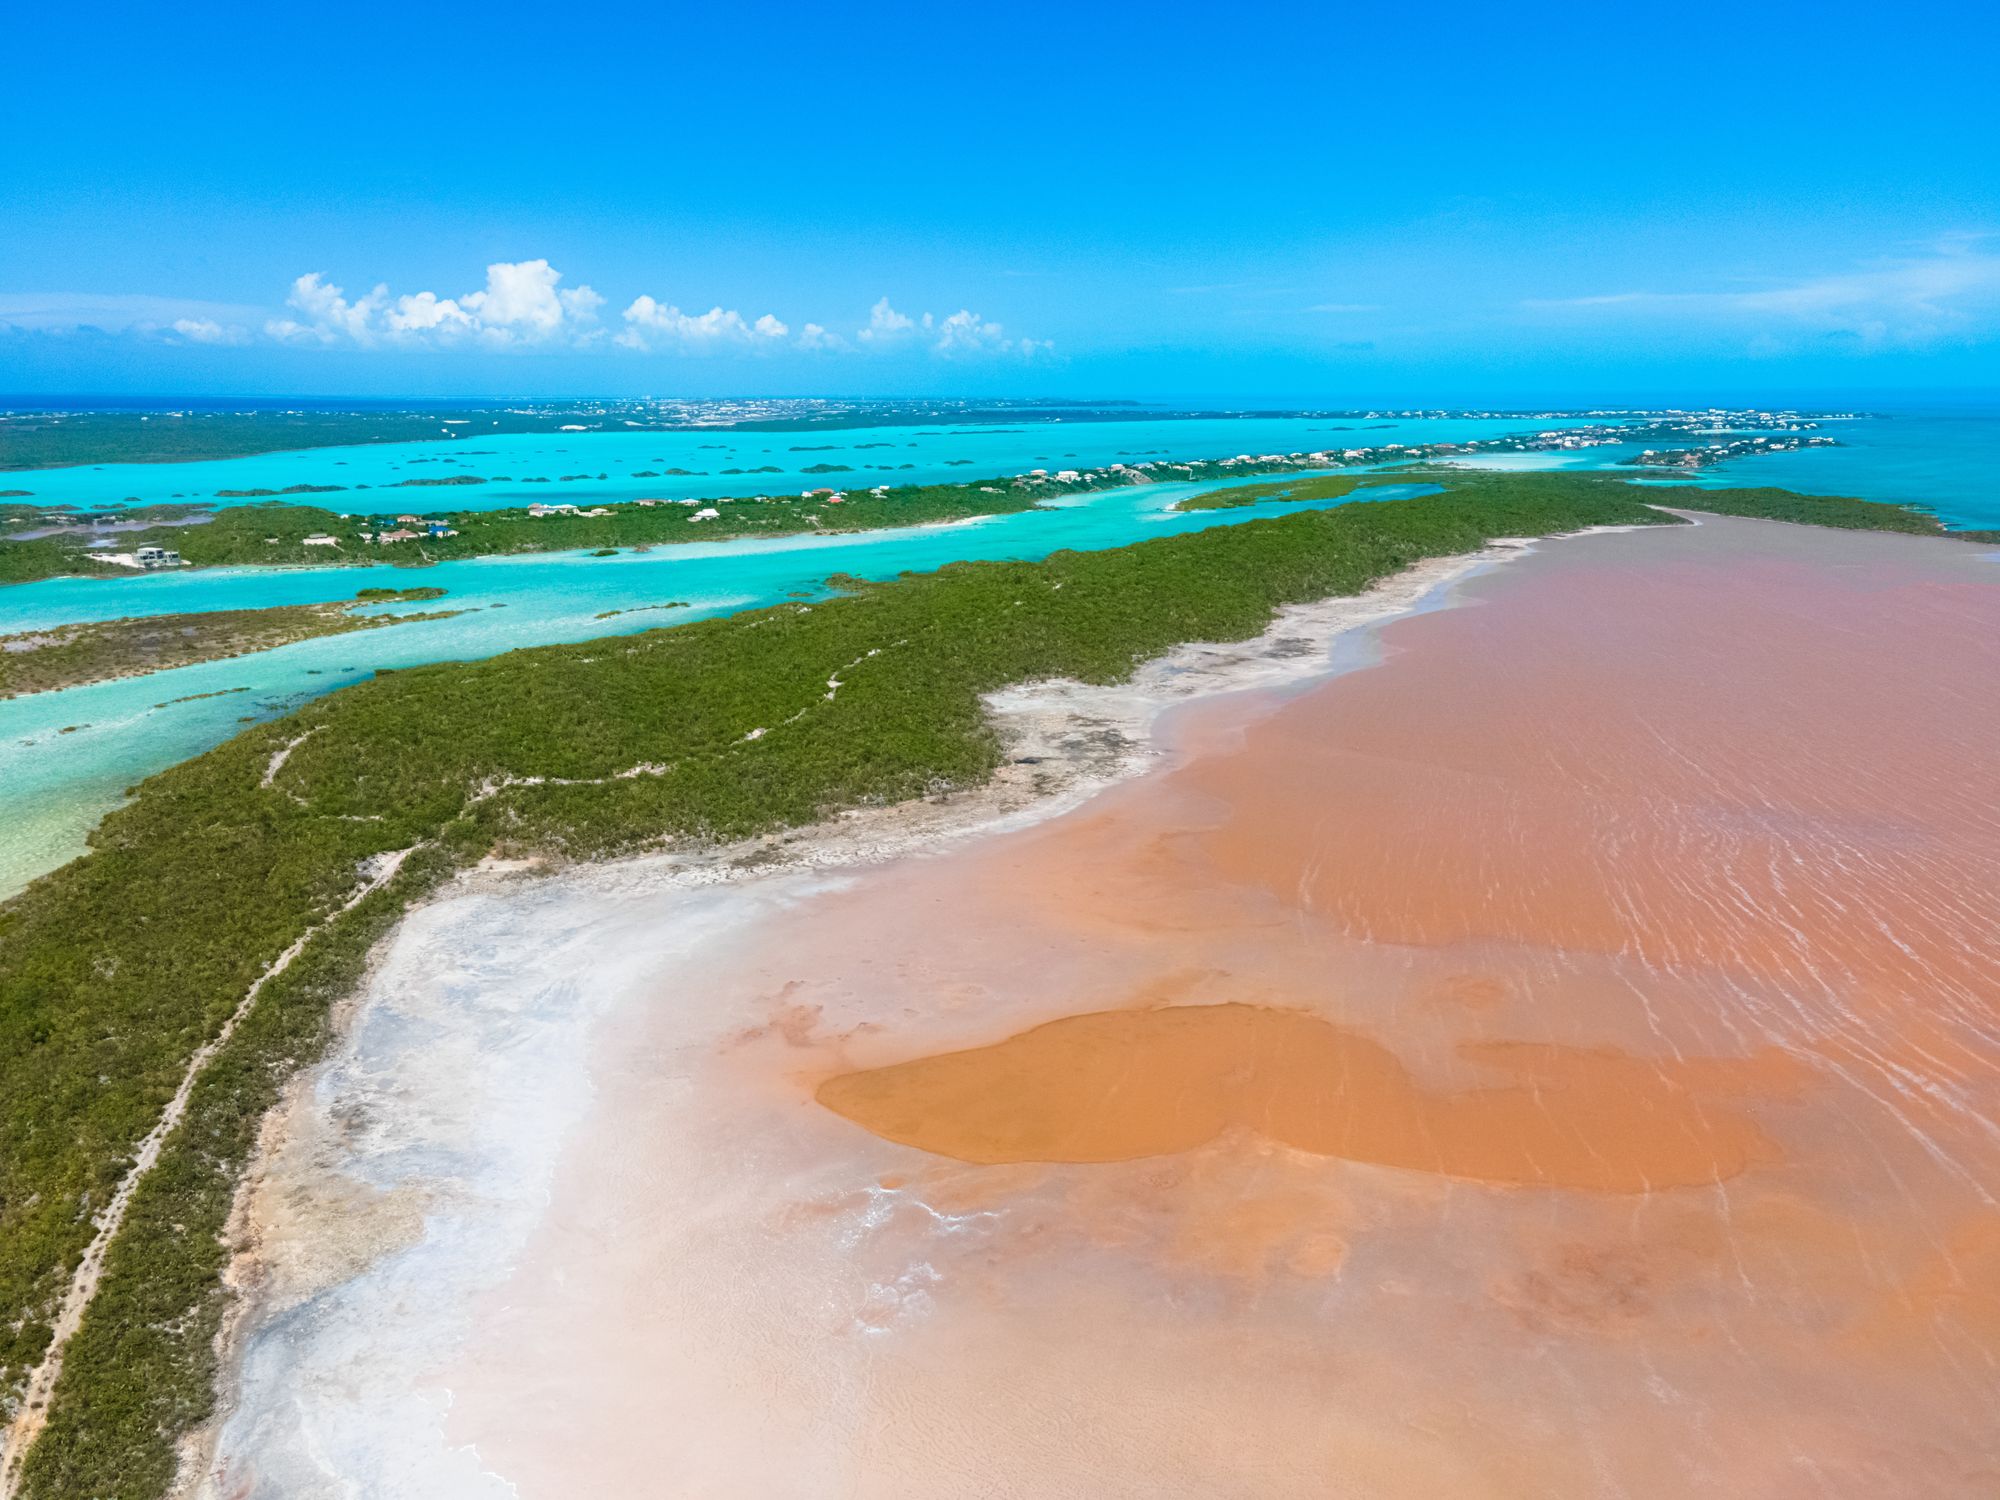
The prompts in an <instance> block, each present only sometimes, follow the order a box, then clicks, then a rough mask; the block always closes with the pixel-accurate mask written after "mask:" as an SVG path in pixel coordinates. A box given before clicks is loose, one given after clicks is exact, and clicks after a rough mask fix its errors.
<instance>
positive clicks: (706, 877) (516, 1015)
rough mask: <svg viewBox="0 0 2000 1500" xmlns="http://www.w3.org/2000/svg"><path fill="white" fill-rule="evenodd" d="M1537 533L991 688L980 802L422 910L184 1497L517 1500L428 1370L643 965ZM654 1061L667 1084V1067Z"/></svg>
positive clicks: (237, 1349) (702, 941)
mask: <svg viewBox="0 0 2000 1500" xmlns="http://www.w3.org/2000/svg"><path fill="white" fill-rule="evenodd" d="M1530 545H1531V544H1530V543H1527V542H1522V541H1506V542H1500V543H1496V544H1494V545H1492V546H1489V547H1488V548H1486V549H1484V550H1483V551H1481V552H1479V553H1476V554H1472V555H1467V556H1460V557H1453V558H1441V559H1432V560H1428V561H1426V562H1423V563H1421V564H1419V565H1417V566H1415V567H1413V568H1411V569H1409V570H1407V571H1406V572H1404V573H1402V574H1399V575H1397V576H1396V577H1394V578H1391V579H1388V580H1386V581H1384V582H1383V583H1382V584H1380V585H1378V586H1377V587H1376V588H1374V589H1371V590H1370V591H1368V592H1367V593H1365V594H1362V595H1359V596H1355V597H1349V598H1336V599H1330V600H1326V601H1322V602H1319V603H1315V604H1309V605H1299V606H1292V607H1288V608H1286V609H1284V610H1282V611H1280V612H1279V614H1278V616H1277V617H1276V619H1275V620H1274V621H1273V623H1272V625H1271V627H1270V628H1269V629H1268V630H1266V631H1265V632H1264V633H1263V634H1262V635H1260V636H1258V637H1256V638H1254V639H1252V640H1248V641H1243V642H1238V643H1232V644H1222V645H1217V644H1212V643H1198V644H1191V645H1186V646H1182V647H1179V648H1176V649H1175V650H1174V651H1172V652H1170V653H1168V654H1167V655H1166V656H1165V657H1163V658H1160V659H1159V660H1157V661H1153V662H1149V663H1147V664H1145V665H1144V666H1142V667H1141V668H1140V669H1139V670H1138V671H1137V672H1136V673H1135V674H1134V676H1133V678H1132V680H1131V681H1129V682H1128V683H1125V684H1121V685H1117V686H1111V687H1093V686H1087V685H1084V684H1080V683H1076V682H1073V681H1057V682H1041V683H1031V684H1023V685H1019V686H1016V687H1013V688H1009V689H1007V690H1005V691H1003V692H1000V693H997V694H994V695H992V696H991V697H990V698H989V699H988V709H989V713H990V715H991V717H992V720H993V723H994V725H995V727H996V729H997V730H998V732H999V733H1000V735H1001V737H1002V740H1003V743H1004V745H1005V747H1006V752H1007V760H1006V762H1005V763H1004V764H1003V766H1002V767H1001V769H1000V770H999V772H998V773H997V774H996V775H995V776H994V777H993V778H992V780H991V781H990V782H988V783H987V784H986V785H984V786H982V787H980V788H977V789H974V790H971V791H967V792H960V793H953V794H950V795H946V796H941V797H938V798H934V799H927V800H924V801H921V802H916V803H908V804H902V805H898V806H894V807H888V808H876V809H865V810H860V811H856V812H851V813H848V814H845V815H842V816H840V817H837V818H834V819H832V820H829V821H828V822H826V823H823V824H820V825H816V826H814V827H811V828H806V829H801V830H795V831H792V832H788V833H784V834H776V835H771V836H767V837H765V838H762V839H758V840H753V841H750V842H748V843H745V844H740V845H736V846H731V847H728V848H724V849H719V850H714V851H705V852H701V853H697V854H684V853H668V854H657V855H647V856H642V857H638V858H629V859H624V860H619V861H615V862H607V863H602V864H588V865H580V866H574V867H570V868H567V869H562V870H559V871H554V872H547V871H542V870H540V869H539V868H537V867H533V866H522V865H513V866H505V865H499V864H489V865H487V866H483V867H481V868H480V869H478V870H475V871H473V872H470V873H468V874H467V875H466V876H465V877H463V878H462V879H460V880H459V881H458V882H456V883H454V884H453V885H452V886H451V887H449V888H448V889H447V890H445V891H444V892H442V893H441V894H440V895H438V896H437V897H436V898H434V899H433V900H432V901H431V902H429V903H428V904H426V905H425V906H424V907H422V908H420V909H418V910H416V911H414V912H412V913H411V914H410V915H409V916H408V917H406V918H405V919H404V921H403V922H402V923H401V924H399V926H398V928H397V929H396V932H395V933H394V934H393V935H392V937H391V938H390V939H389V940H388V941H387V942H386V943H385V945H384V947H383V948H382V950H380V952H379V953H378V956H377V960H376V963H375V966H374V968H373V970H372V972H371V975H370V977H369V979H368V980H367V982H366V984H365V987H364V989H363V992H362V993H361V994H360V995H359V996H358V997H357V998H356V1000H355V1001H354V1002H353V1003H352V1004H351V1005H350V1006H349V1007H348V1008H347V1011H346V1013H345V1014H344V1015H343V1016H341V1017H339V1018H337V1019H338V1020H339V1023H340V1025H339V1036H338V1040H337V1041H336V1043H335V1044H334V1047H333V1050H332V1051H331V1053H330V1054H329V1056H328V1058H327V1060H326V1061H324V1062H323V1063H321V1064H320V1065H319V1066H317V1067H315V1068H314V1069H312V1070H309V1071H308V1072H307V1073H306V1074H304V1075H302V1076H301V1077H300V1078H299V1079H297V1080H295V1081H294V1083H293V1085H292V1086H291V1088H289V1089H288V1090H287V1093H286V1095H285V1099H284V1102H283V1104H282V1105H281V1106H280V1108H279V1110H277V1111H275V1112H274V1113H273V1115H272V1116H271V1117H270V1119H268V1120H267V1122H266V1127H265V1131H264V1134H263V1137H262V1140H261V1143H260V1150H259V1153H258V1156H257V1159H256V1161H255V1163H254V1165H253V1168H252V1170H251V1172H250V1174H249V1176H248V1178H247V1180H246V1183H245V1185H244V1188H243V1189H242V1190H241V1192H240V1193H239V1197H238V1204H237V1212H236V1215H235V1217H234V1220H233V1225H232V1230H233V1234H234V1237H235V1243H236V1248H237V1256H236V1259H235V1262H234V1264H233V1266H232V1268H231V1273H230V1280H231V1284H232V1285H233V1286H234V1287H235V1288H236V1289H237V1290H238V1291H239V1292H240V1293H241V1296H240V1299H239V1301H238V1302H237V1304H236V1306H235V1309H234V1310H233V1313H232V1316H231V1317H230V1319H229V1321H228V1324H227V1326H226V1328H225V1331H224V1336H223V1337H224V1354H225V1361H224V1368H225V1371H226V1375H225V1387H226V1388H225V1390H224V1392H223V1395H222V1402H221V1406H220V1410H219V1414H218V1417H217V1418H216V1419H215V1421H214V1422H212V1423H211V1424H210V1425H209V1426H208V1427H207V1428H205V1429H204V1430H202V1431H201V1432H199V1433H198V1434H196V1435H195V1436H194V1437H193V1438H192V1439H191V1440H190V1442H189V1443H188V1444H187V1445H186V1448H185V1450H184V1464H183V1471H182V1477H181V1481H180V1483H179V1484H178V1485H177V1486H176V1490H175V1493H177V1494H180V1495H198V1496H205V1497H222V1496H228V1497H230V1500H252V1497H263V1496H272V1497H275V1496H284V1497H287V1500H292V1497H304V1496H315V1495H328V1496H331V1495H348V1494H355V1493H364V1494H369V1495H413V1496H414V1495H422V1496H425V1497H433V1496H435V1497H439V1500H451V1497H459V1496H467V1497H470V1496H481V1497H485V1496H508V1495H512V1494H514V1493H515V1491H514V1488H513V1486H512V1485H511V1484H509V1483H508V1482H507V1481H506V1480H505V1479H503V1478H501V1477H500V1476H498V1475H495V1474H492V1473H490V1472H488V1470H487V1468H486V1467H485V1465H484V1464H483V1463H482V1462H481V1461H480V1459H479V1456H478V1454H477V1453H476V1452H474V1451H473V1450H472V1449H470V1448H467V1447H464V1446H459V1447H454V1446H453V1445H452V1443H451V1442H450V1440H449V1439H448V1437H447V1432H446V1416H447V1412H448V1410H449V1407H450V1403H451V1393H450V1391H449V1389H447V1388H446V1386H445V1384H444V1382H443V1379H442V1377H441V1371H442V1370H443V1368H444V1367H445V1366H446V1365H447V1364H448V1363H449V1361H450V1359H451V1356H452V1354H453V1352H454V1351H455V1350H456V1349H458V1348H459V1347H461V1346H462V1345H463V1343H464V1342H465V1340H466V1338H467V1336H468V1334H469V1333H470V1332H471V1330H472V1328H473V1326H474V1316H475V1315H474V1302H475V1299H476V1298H477V1297H478V1296H479V1294H481V1293H482V1292H484V1291H487V1290H489V1289H491V1288H493V1287H495V1286H497V1285H499V1284H501V1283H502V1282H503V1281H504V1280H505V1278H506V1277H507V1276H508V1274H509V1273H510V1272H511V1271H512V1270H513V1268H514V1266H515V1264H516V1261H517V1258H518V1255H519V1252H520V1248H521V1247H522V1246H523V1245H524V1244H525V1243H526V1241H527V1239H528V1237H529V1236H530V1234H531V1233H532V1232H533V1231H534V1229H535V1227H536V1225H537V1223H538V1222H539V1221H540V1219H541V1217H542V1215H543V1214H544V1212H545V1211H546V1207H547V1204H548V1202H549V1200H550V1197H551V1195H552V1192H553V1189H554V1185H555V1180H556V1174H557V1171H558V1167H559V1163H560V1160H561V1157H562V1154H563V1150H564V1147H565V1144H566V1143H567V1142H568V1141H569V1140H570V1139H572V1138H573V1136H574V1134H575V1132H576V1130H577V1128H578V1127H579V1125H580V1124H581V1123H582V1122H583V1121H584V1120H586V1119H587V1118H588V1117H589V1116H590V1112H591V1110H592V1107H593V1100H594V1086H593V1082H592V1072H591V1063H590V1057H591V1046H592V1040H593V1037H594V1036H595V1034H596V1033H597V1032H598V1030H599V1029H600V1023H601V1022H602V1021H603V1019H604V1018H605V1017H606V1016H607V1015H610V1014H613V1013H615V1012H618V1011H619V1010H620V1008H621V1007H630V1006H633V1005H647V1004H658V1003H660V1002H659V997H658V992H659V989H660V986H661V983H662V976H663V975H669V976H670V975H671V974H672V973H673V972H674V971H675V970H676V968H677V966H682V965H684V964H685V963H686V962H687V961H688V960H689V959H690V958H691V956H692V955H694V954H695V953H697V952H698V951H703V950H706V949H711V948H713V947H715V946H716V945H722V944H728V943H730V942H733V941H739V940H741V939H742V938H743V937H744V936H745V935H746V934H748V933H751V932H753V931H755V930H757V929H759V928H760V927H763V926H764V925H765V924H768V923H770V922H771V921H772V920H773V919H778V920H782V914H783V912H784V911H785V910H786V909H787V908H788V907H791V906H793V905H794V904H796V903H799V902H802V901H808V900H811V899H812V898H813V897H814V896H815V895H817V894H819V893H822V892H825V891H828V890H832V889H838V888H840V887H842V886H844V885H846V884H848V883H850V882H851V881H852V880H853V879H854V878H856V877H857V876H858V875H859V874H860V873H861V872H862V871H865V870H867V869H870V868H874V867H879V866H881V865H884V864H887V863H889V862H891V861H895V860H899V859H903V858H907V857H912V856H917V855H924V854H931V853H936V852H939V851H941V850H944V849H946V848H949V847H952V846H954V845H956V844H958V843H960V842H961V841H964V840H967V839H971V838H974V837H984V836H987V835H993V834H1000V833H1005V832H1009V831H1013V830H1018V829H1021V828H1025V827H1028V826H1030V825H1032V824H1034V823H1037V822H1040V821H1043V820H1045V819H1048V818H1052V817H1056V816H1059V815H1061V814H1062V813H1065V812H1067V811H1070V810H1072V809H1074V808H1076V807H1077V806H1079V805H1081V804H1082V803H1083V802H1085V801H1087V800H1088V799H1089V798H1091V797H1092V796H1094V795H1096V794H1097V793H1098V792H1100V791H1102V790H1104V789H1106V788H1108V787H1110V786H1113V785H1115V784H1117V783H1120V782H1122V781H1126V780H1129V779H1131V778H1133V777H1135V776H1138V775H1141V774H1143V773H1144V772H1145V771H1146V770H1147V769H1149V768H1150V767H1153V766H1155V765H1158V764H1160V763H1161V762H1162V760H1163V759H1164V758H1167V757H1168V756H1170V754H1171V738H1172V737H1171V733H1170V730H1169V729H1168V725H1167V719H1168V716H1169V714H1170V712H1171V711H1172V710H1173V709H1175V708H1178V707H1180V706H1183V705H1187V704H1191V703H1193V702H1196V701H1198V700H1200V701H1212V700H1214V699H1215V698H1217V697H1220V696H1222V695H1226V694H1238V693H1266V694H1273V693H1275V692H1276V691H1278V690H1283V689H1287V688H1293V687H1297V686H1301V685H1304V684H1306V683H1309V682H1314V681H1318V680H1322V679H1324V678H1325V677H1327V676H1329V675H1332V674H1334V673H1337V672H1339V671H1342V670H1350V669H1352V668H1354V667H1356V666H1360V665H1365V664H1366V663H1367V662H1368V661H1369V660H1371V651H1372V643H1373V634H1372V632H1373V630H1374V628H1376V627H1379V626H1381V625H1383V624H1385V623H1387V622H1389V621H1391V620H1394V619H1396V618H1399V617H1402V616H1404V615H1407V614H1409V613H1412V612H1414V611H1418V610H1421V609H1425V608H1430V607H1436V606H1437V605H1439V604H1441V603H1444V602H1448V599H1449V595H1450V591H1451V590H1452V588H1453V587H1454V586H1455V585H1457V584H1459V583H1461V582H1463V581H1464V580H1465V579H1467V578H1469V577H1470V576H1472V575H1473V574H1475V573H1477V572H1480V571H1483V570H1485V569H1487V568H1489V567H1491V566H1494V565H1496V564H1498V563H1500V562H1502V561H1505V560H1507V559H1508V558H1511V557H1517V556H1519V555H1521V554H1522V553H1523V552H1524V551H1526V550H1528V548H1529V547H1530ZM1272 701H1273V702H1275V701H1276V698H1275V697H1273V699H1272ZM659 1061H660V1070H659V1071H660V1077H661V1079H662V1087H665V1088H672V1087H674V1086H675V1083H674V1079H675V1068H674V1064H673V1059H672V1058H670V1057H668V1058H662V1059H660V1060H659Z"/></svg>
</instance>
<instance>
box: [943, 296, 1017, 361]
mask: <svg viewBox="0 0 2000 1500" xmlns="http://www.w3.org/2000/svg"><path fill="white" fill-rule="evenodd" d="M935 347H936V348H937V351H938V353H940V354H977V353H981V352H982V351H985V350H988V349H1002V348H1006V347H1007V339H1006V335H1005V332H1004V330H1003V329H1002V328H1001V327H1000V325H999V324H998V323H987V322H984V321H982V320H981V319H980V316H979V314H977V313H974V312H968V311H966V309H964V308H962V307H961V308H960V309H959V310H958V311H957V312H955V313H953V314H952V315H951V316H950V317H948V318H946V319H945V320H944V321H943V322H942V323H940V324H938V340H937V344H936V346H935Z"/></svg>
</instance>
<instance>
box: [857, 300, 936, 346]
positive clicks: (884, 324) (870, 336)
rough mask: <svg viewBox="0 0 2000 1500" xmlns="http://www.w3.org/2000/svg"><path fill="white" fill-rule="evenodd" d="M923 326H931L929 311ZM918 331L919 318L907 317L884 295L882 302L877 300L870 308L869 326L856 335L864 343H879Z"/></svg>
mask: <svg viewBox="0 0 2000 1500" xmlns="http://www.w3.org/2000/svg"><path fill="white" fill-rule="evenodd" d="M923 326H924V327H925V328H929V327H930V326H931V315H930V314H929V313H925V314H924V317H923ZM916 331H917V320H916V319H915V318H908V317H905V316H904V315H903V314H901V313H899V312H897V311H896V309H895V308H893V307H891V306H890V305H889V299H888V298H887V297H884V298H883V299H882V300H881V301H880V302H877V303H876V304H875V305H874V306H873V307H871V308H869V309H868V326H867V327H866V328H864V329H862V330H861V331H860V332H859V333H858V334H856V335H855V337H856V338H859V339H860V340H861V341H862V342H863V343H871V344H879V343H883V342H885V341H888V340H893V339H900V338H902V337H904V336H905V335H907V334H912V333H915V332H916Z"/></svg>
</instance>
